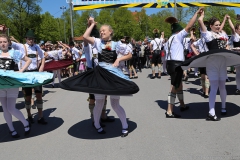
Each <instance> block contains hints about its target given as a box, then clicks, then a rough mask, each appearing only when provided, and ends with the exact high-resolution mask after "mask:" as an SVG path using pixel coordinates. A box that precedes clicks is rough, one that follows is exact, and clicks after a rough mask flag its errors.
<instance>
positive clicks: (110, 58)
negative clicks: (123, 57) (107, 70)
mask: <svg viewBox="0 0 240 160" xmlns="http://www.w3.org/2000/svg"><path fill="white" fill-rule="evenodd" d="M116 59H117V53H116V51H115V50H114V51H110V50H107V49H102V53H99V54H98V62H106V63H114V62H115V61H116Z"/></svg>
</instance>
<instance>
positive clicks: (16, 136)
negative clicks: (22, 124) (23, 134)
mask: <svg viewBox="0 0 240 160" xmlns="http://www.w3.org/2000/svg"><path fill="white" fill-rule="evenodd" d="M14 132H16V131H15V130H14V131H9V133H10V134H11V136H12V138H19V137H20V136H19V134H18V133H17V132H16V134H14V135H13V133H14Z"/></svg>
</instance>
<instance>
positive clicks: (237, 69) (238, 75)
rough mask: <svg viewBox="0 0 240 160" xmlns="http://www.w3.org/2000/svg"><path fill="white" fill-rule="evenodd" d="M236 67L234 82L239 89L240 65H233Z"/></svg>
mask: <svg viewBox="0 0 240 160" xmlns="http://www.w3.org/2000/svg"><path fill="white" fill-rule="evenodd" d="M235 69H236V83H237V89H238V90H240V66H238V67H235Z"/></svg>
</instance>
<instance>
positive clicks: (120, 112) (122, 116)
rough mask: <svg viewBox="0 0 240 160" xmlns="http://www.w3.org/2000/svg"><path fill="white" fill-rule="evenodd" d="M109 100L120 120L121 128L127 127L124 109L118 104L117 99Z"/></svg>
mask: <svg viewBox="0 0 240 160" xmlns="http://www.w3.org/2000/svg"><path fill="white" fill-rule="evenodd" d="M110 101H111V105H112V108H113V110H114V111H115V112H116V113H117V115H118V117H119V119H120V120H121V122H122V128H123V129H127V128H128V124H127V118H126V113H125V111H124V109H123V108H122V107H121V106H120V104H119V99H113V98H110Z"/></svg>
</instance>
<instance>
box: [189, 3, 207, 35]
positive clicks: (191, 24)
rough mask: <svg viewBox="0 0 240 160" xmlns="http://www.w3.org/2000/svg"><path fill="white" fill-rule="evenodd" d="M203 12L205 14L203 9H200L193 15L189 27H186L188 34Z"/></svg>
mask: <svg viewBox="0 0 240 160" xmlns="http://www.w3.org/2000/svg"><path fill="white" fill-rule="evenodd" d="M202 12H203V7H201V8H199V9H198V10H197V12H196V13H195V14H194V15H193V17H192V19H191V20H190V21H189V22H188V24H187V26H186V27H185V30H186V31H187V32H189V31H190V29H191V28H192V26H193V25H194V23H195V22H196V20H197V16H198V14H201V13H202Z"/></svg>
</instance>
